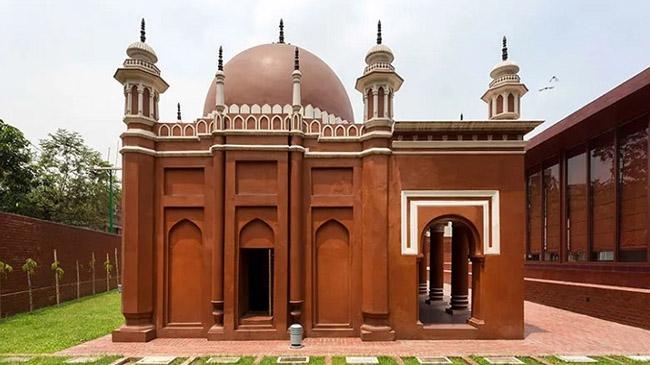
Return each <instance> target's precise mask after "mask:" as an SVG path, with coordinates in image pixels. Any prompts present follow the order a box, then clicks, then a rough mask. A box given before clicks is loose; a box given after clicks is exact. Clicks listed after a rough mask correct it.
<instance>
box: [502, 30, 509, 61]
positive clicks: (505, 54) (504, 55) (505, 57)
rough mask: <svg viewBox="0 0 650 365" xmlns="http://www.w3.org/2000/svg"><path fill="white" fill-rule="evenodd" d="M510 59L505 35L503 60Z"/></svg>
mask: <svg viewBox="0 0 650 365" xmlns="http://www.w3.org/2000/svg"><path fill="white" fill-rule="evenodd" d="M507 59H508V46H507V45H506V36H503V48H501V60H502V61H505V60H507Z"/></svg>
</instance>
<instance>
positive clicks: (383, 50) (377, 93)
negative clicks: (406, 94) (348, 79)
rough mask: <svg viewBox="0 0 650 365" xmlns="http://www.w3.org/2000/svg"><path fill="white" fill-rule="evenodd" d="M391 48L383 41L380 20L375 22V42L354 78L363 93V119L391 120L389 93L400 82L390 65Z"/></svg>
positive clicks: (391, 109)
mask: <svg viewBox="0 0 650 365" xmlns="http://www.w3.org/2000/svg"><path fill="white" fill-rule="evenodd" d="M394 59H395V57H394V56H393V51H392V50H391V49H390V48H389V47H388V46H386V45H385V44H383V40H382V34H381V21H379V22H377V44H375V45H374V46H372V48H370V50H368V53H367V54H366V67H365V69H364V70H363V75H362V76H361V77H359V78H358V79H357V83H356V89H357V90H358V91H359V92H361V93H362V94H363V105H364V108H363V120H364V122H367V121H371V120H373V119H377V120H384V121H392V120H393V94H394V93H395V92H396V91H397V90H399V88H400V87H401V86H402V82H403V81H404V80H403V79H402V78H401V77H400V76H399V75H398V74H397V73H396V72H395V67H394V66H393V60H394Z"/></svg>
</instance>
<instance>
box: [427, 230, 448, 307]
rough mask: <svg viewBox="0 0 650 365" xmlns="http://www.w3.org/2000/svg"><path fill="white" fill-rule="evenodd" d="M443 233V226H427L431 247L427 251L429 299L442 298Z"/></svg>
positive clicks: (436, 299)
mask: <svg viewBox="0 0 650 365" xmlns="http://www.w3.org/2000/svg"><path fill="white" fill-rule="evenodd" d="M444 234H445V226H443V225H435V226H431V227H430V228H429V235H430V237H431V238H430V240H431V241H430V242H431V248H430V253H429V257H430V259H429V261H430V262H431V263H430V264H429V301H438V300H442V288H443V283H444V278H445V277H444V271H443V269H444V263H445V262H444V245H443V240H444Z"/></svg>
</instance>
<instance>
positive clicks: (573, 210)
mask: <svg viewBox="0 0 650 365" xmlns="http://www.w3.org/2000/svg"><path fill="white" fill-rule="evenodd" d="M566 166H567V168H566V170H567V171H566V174H567V191H566V192H567V222H566V227H567V228H566V229H567V254H566V255H567V257H566V260H567V261H587V260H589V240H588V237H587V232H588V231H587V154H586V153H585V152H583V153H580V154H578V155H575V156H572V157H569V158H568V159H567V163H566Z"/></svg>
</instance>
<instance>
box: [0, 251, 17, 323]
mask: <svg viewBox="0 0 650 365" xmlns="http://www.w3.org/2000/svg"><path fill="white" fill-rule="evenodd" d="M12 271H14V268H13V267H11V265H9V264H6V263H4V262H2V261H0V318H2V279H6V278H7V274H9V273H10V272H12Z"/></svg>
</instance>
